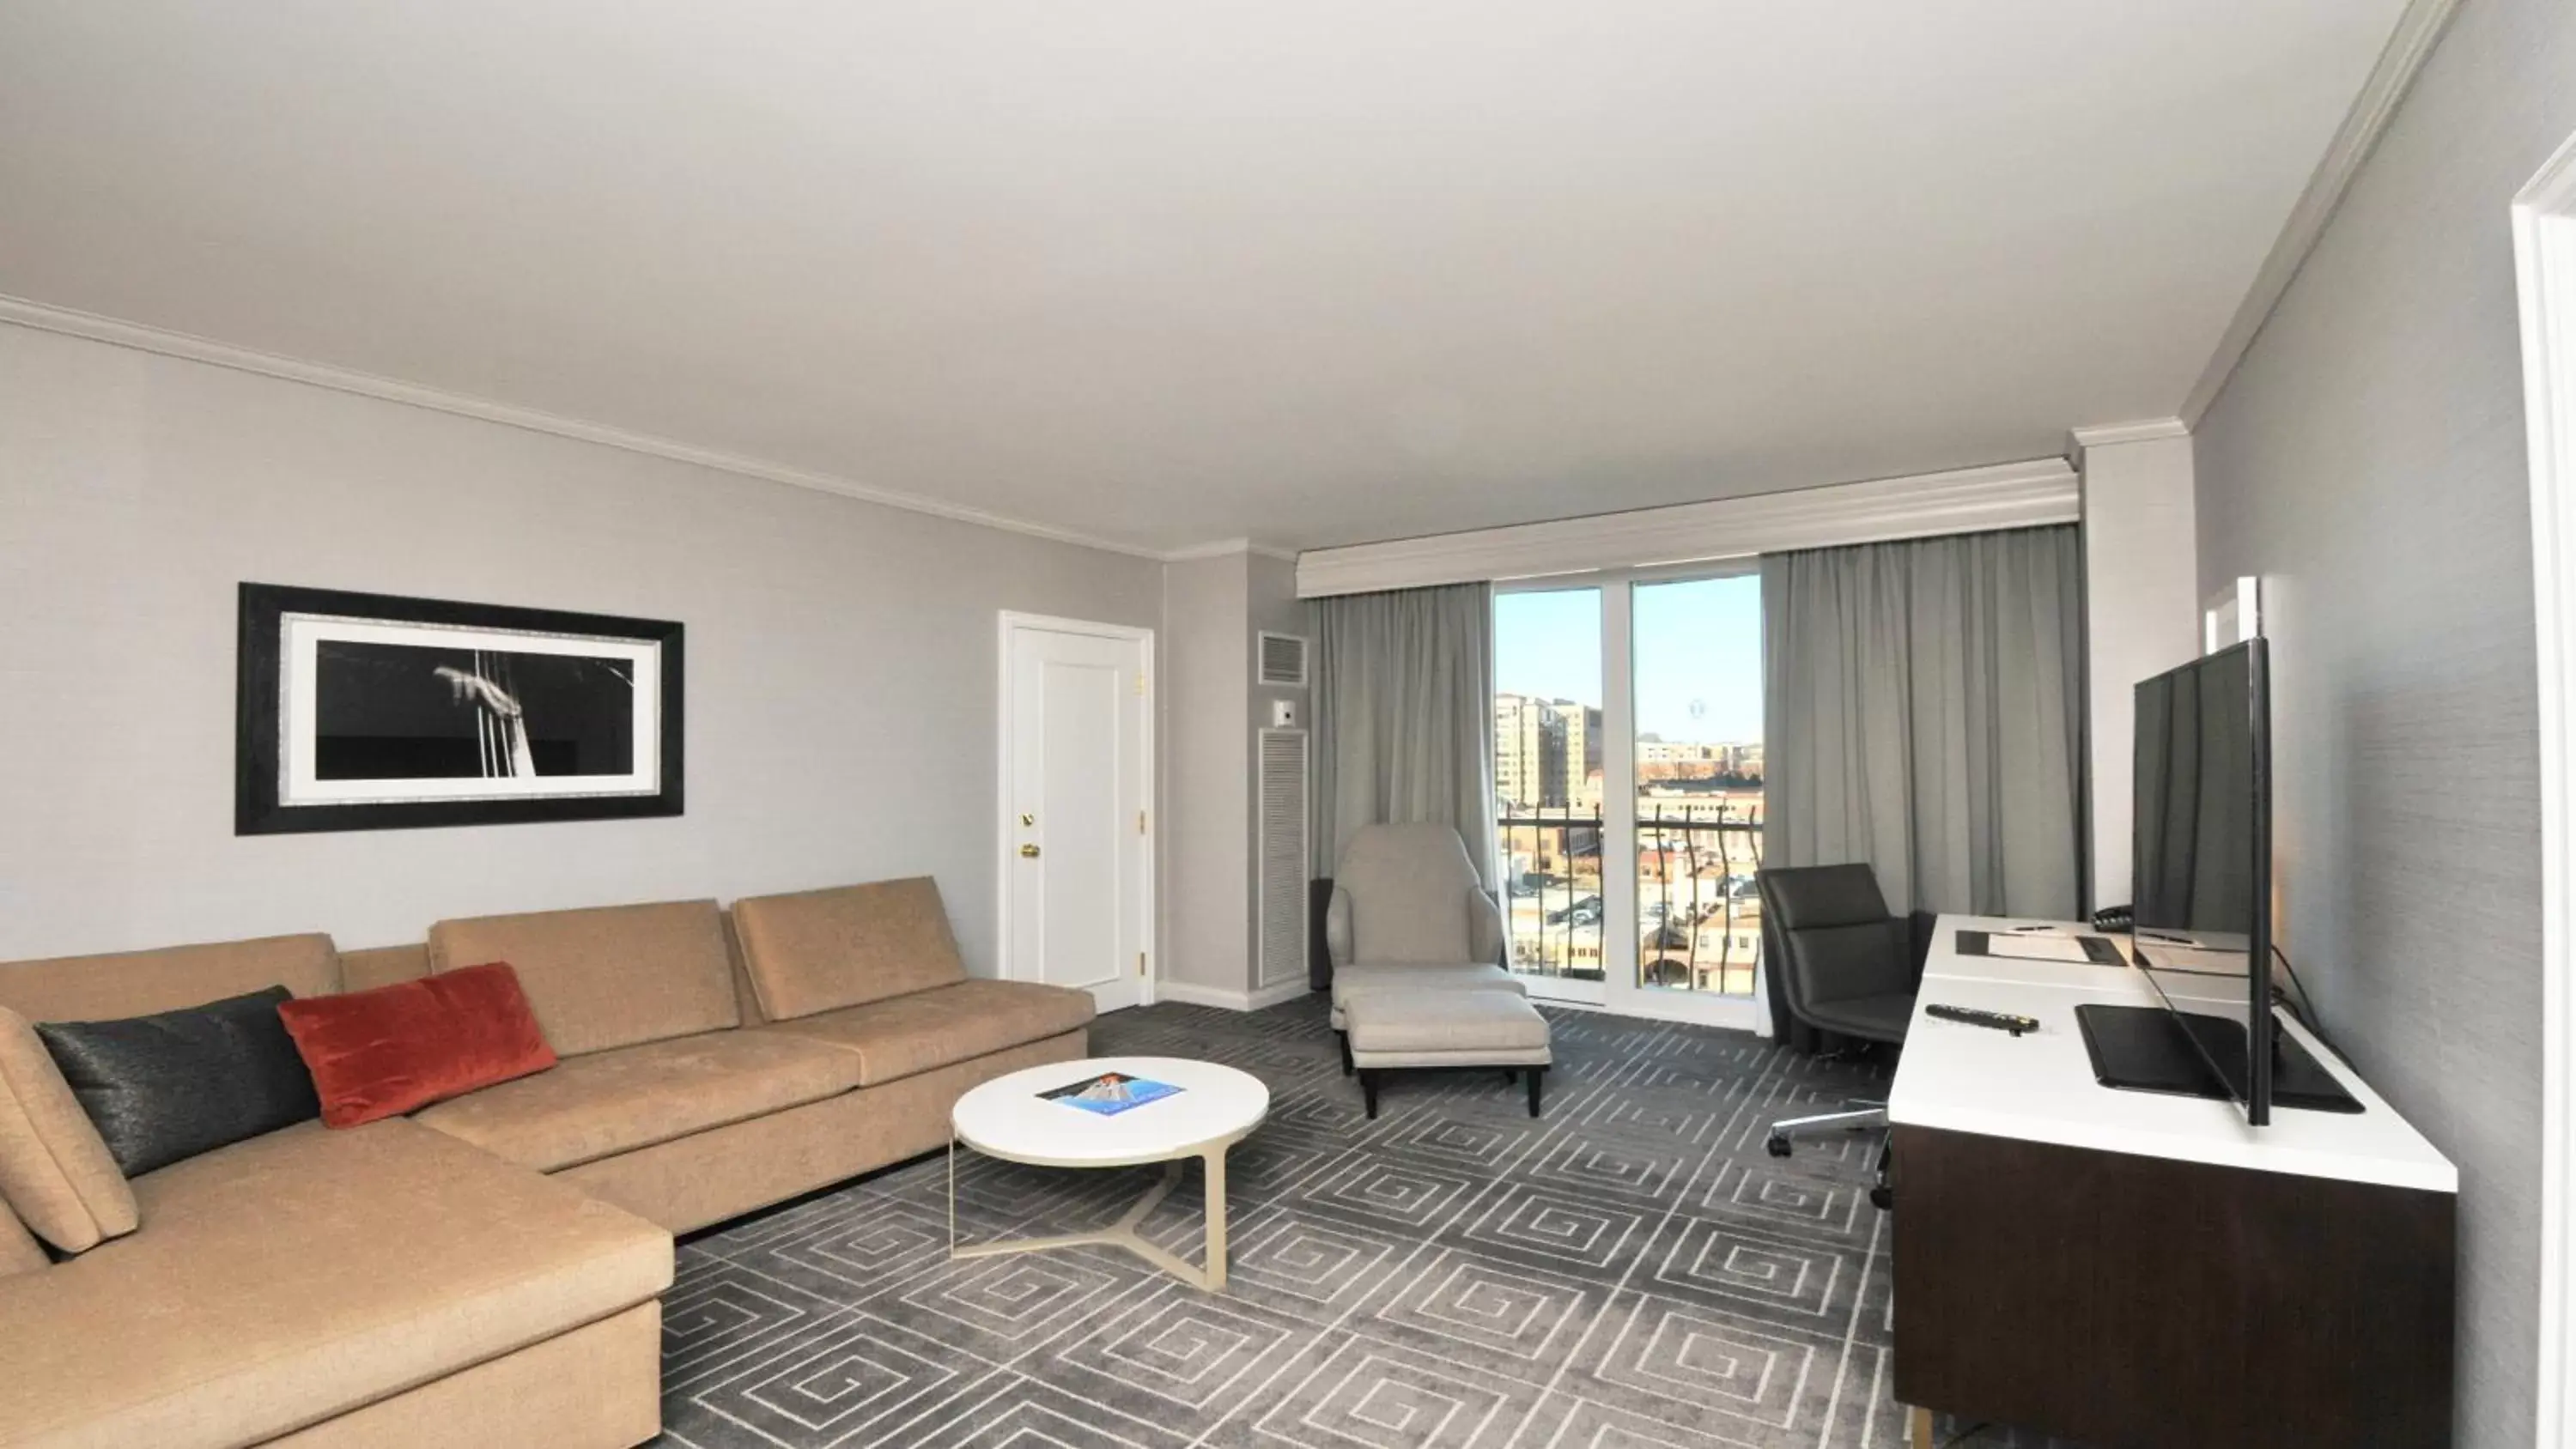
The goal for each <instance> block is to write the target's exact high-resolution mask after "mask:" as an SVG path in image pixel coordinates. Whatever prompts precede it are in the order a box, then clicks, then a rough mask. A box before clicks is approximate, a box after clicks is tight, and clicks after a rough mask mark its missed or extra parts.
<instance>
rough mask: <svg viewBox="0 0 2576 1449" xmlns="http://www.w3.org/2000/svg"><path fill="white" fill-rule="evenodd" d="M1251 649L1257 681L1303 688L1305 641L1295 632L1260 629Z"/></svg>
mask: <svg viewBox="0 0 2576 1449" xmlns="http://www.w3.org/2000/svg"><path fill="white" fill-rule="evenodd" d="M1259 644H1260V647H1259V648H1258V649H1257V650H1255V651H1254V652H1255V654H1256V656H1257V658H1256V667H1257V669H1258V671H1259V676H1260V682H1261V683H1263V684H1268V685H1276V686H1279V687H1282V688H1287V689H1304V688H1305V687H1306V640H1305V638H1304V637H1303V636H1302V635H1297V634H1273V633H1271V632H1270V631H1269V630H1267V629H1264V630H1262V631H1261V638H1260V640H1259Z"/></svg>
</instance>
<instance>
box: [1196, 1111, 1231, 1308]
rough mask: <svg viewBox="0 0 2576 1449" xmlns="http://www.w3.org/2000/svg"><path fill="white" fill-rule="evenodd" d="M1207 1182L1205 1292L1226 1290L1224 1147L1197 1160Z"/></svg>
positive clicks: (1210, 1151) (1212, 1150)
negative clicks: (1202, 1164)
mask: <svg viewBox="0 0 2576 1449" xmlns="http://www.w3.org/2000/svg"><path fill="white" fill-rule="evenodd" d="M1200 1160H1201V1161H1202V1162H1203V1163H1205V1164H1206V1169H1205V1176H1206V1179H1207V1289H1208V1291H1209V1292H1211V1293H1222V1292H1224V1291H1225V1148H1223V1147H1216V1148H1211V1149H1210V1150H1209V1151H1208V1154H1207V1155H1206V1156H1205V1157H1203V1158H1201V1159H1200Z"/></svg>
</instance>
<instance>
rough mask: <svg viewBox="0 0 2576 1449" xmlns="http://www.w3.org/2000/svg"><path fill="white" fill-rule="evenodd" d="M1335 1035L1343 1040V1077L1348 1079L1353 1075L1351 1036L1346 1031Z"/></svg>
mask: <svg viewBox="0 0 2576 1449" xmlns="http://www.w3.org/2000/svg"><path fill="white" fill-rule="evenodd" d="M1333 1035H1334V1036H1336V1037H1339V1038H1340V1039H1341V1043H1342V1075H1343V1076H1346V1077H1347V1076H1349V1075H1350V1074H1351V1034H1350V1033H1349V1032H1346V1031H1337V1032H1334V1033H1333Z"/></svg>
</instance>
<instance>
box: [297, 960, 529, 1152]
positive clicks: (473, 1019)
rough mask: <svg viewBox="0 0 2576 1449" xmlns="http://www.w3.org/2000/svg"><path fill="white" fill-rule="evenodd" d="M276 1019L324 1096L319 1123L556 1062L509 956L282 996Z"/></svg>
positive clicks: (377, 1114) (353, 1118) (444, 1095)
mask: <svg viewBox="0 0 2576 1449" xmlns="http://www.w3.org/2000/svg"><path fill="white" fill-rule="evenodd" d="M277 1016H278V1020H280V1021H282V1022H284V1023H285V1024H286V1031H287V1034H288V1035H289V1036H292V1037H294V1038H295V1050H296V1051H297V1052H298V1053H300V1054H302V1056H303V1058H304V1065H305V1067H306V1068H307V1069H308V1070H309V1071H311V1073H312V1074H313V1086H314V1090H315V1091H317V1092H319V1093H320V1094H321V1097H322V1125H323V1126H325V1127H359V1126H363V1125H365V1124H367V1123H369V1122H374V1121H379V1120H381V1119H383V1118H386V1117H399V1116H401V1115H402V1114H403V1113H405V1112H409V1111H413V1110H415V1109H417V1108H421V1107H426V1106H428V1105H429V1104H430V1103H432V1102H443V1101H445V1100H447V1099H448V1098H450V1097H461V1096H463V1095H465V1094H466V1093H467V1092H471V1091H473V1090H475V1089H476V1088H478V1087H489V1086H493V1085H495V1084H497V1083H501V1082H507V1081H511V1080H514V1079H516V1078H519V1077H524V1076H527V1075H528V1074H529V1073H531V1072H542V1071H544V1070H545V1069H546V1068H548V1067H551V1066H553V1065H554V1064H555V1052H554V1048H552V1047H550V1046H548V1045H546V1038H545V1033H544V1032H542V1031H540V1030H538V1028H537V1018H536V1014H535V1013H534V1012H531V1011H530V1010H528V998H527V995H526V994H525V993H524V992H522V991H520V990H519V978H518V977H517V976H516V975H515V974H513V973H512V972H511V970H510V967H509V963H507V962H503V961H495V962H493V963H492V964H491V965H489V966H468V967H466V968H464V969H463V970H461V971H450V972H447V973H445V974H444V975H439V976H425V977H422V978H421V979H420V980H418V981H397V982H394V983H393V984H392V985H390V986H379V987H377V988H375V989H374V990H372V991H352V992H346V993H343V994H342V995H339V996H317V997H315V998H313V999H312V1000H310V1001H290V1002H287V1003H286V1004H284V1005H283V1006H280V1007H279V1008H278V1009H277Z"/></svg>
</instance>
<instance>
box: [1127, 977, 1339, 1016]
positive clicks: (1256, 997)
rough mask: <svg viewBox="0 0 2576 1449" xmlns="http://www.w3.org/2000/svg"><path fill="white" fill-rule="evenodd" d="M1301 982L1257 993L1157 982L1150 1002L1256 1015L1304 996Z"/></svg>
mask: <svg viewBox="0 0 2576 1449" xmlns="http://www.w3.org/2000/svg"><path fill="white" fill-rule="evenodd" d="M1308 989H1309V988H1308V987H1307V985H1306V983H1305V982H1303V981H1282V982H1280V983H1279V984H1278V985H1276V986H1265V987H1262V988H1261V989H1260V990H1258V991H1231V990H1228V989H1227V988H1225V987H1222V986H1201V985H1198V984H1197V983H1195V982H1190V981H1157V982H1155V983H1154V999H1155V1000H1157V1001H1177V1002H1180V1003H1182V1004H1183V1005H1186V1006H1213V1007H1216V1008H1218V1009H1220V1010H1224V1011H1260V1010H1262V1009H1264V1008H1266V1007H1272V1006H1277V1005H1278V1004H1280V1003H1281V1002H1283V1001H1294V1000H1296V999H1297V998H1298V997H1300V996H1303V995H1305V994H1306V992H1307V990H1308Z"/></svg>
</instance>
